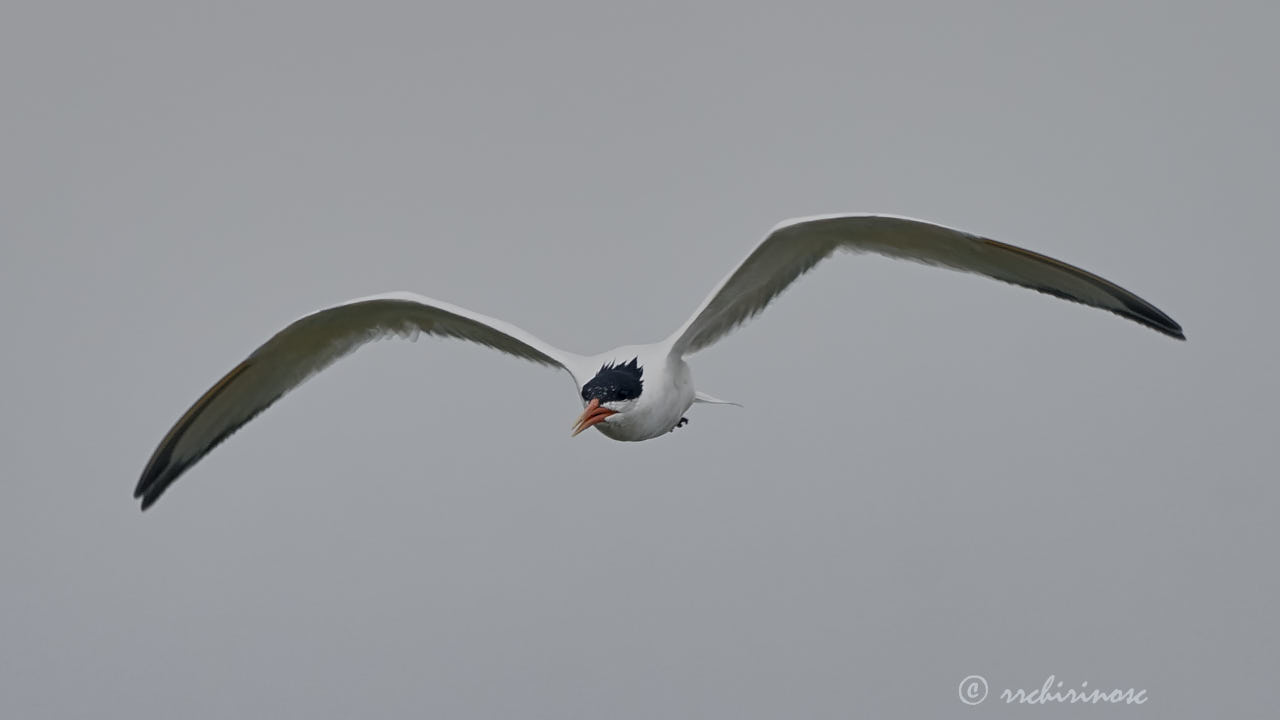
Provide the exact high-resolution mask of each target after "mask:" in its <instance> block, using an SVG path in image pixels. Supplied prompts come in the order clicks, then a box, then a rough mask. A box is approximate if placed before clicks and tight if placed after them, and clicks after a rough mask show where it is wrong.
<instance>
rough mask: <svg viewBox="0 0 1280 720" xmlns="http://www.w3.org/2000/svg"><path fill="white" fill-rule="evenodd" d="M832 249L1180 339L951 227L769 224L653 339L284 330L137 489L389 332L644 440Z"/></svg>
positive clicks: (1091, 282)
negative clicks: (609, 345)
mask: <svg viewBox="0 0 1280 720" xmlns="http://www.w3.org/2000/svg"><path fill="white" fill-rule="evenodd" d="M838 250H845V251H849V252H871V253H877V254H880V255H887V256H889V257H894V258H903V259H906V260H914V261H917V262H922V263H927V264H929V265H938V266H941V267H946V268H951V269H953V270H961V271H964V272H971V273H978V274H981V275H986V276H988V277H992V278H995V279H996V280H1002V281H1004V282H1007V283H1012V284H1014V285H1021V286H1023V287H1026V288H1030V289H1032V290H1038V291H1040V292H1043V293H1048V294H1050V295H1054V296H1056V297H1060V298H1063V299H1065V300H1072V301H1074V302H1078V303H1082V304H1084V305H1092V306H1093V307H1096V308H1102V309H1103V310H1109V311H1111V312H1113V313H1115V314H1117V315H1121V316H1123V317H1126V318H1129V319H1130V320H1133V321H1135V322H1138V323H1141V324H1143V325H1146V326H1147V327H1150V328H1153V329H1155V330H1157V331H1159V332H1162V333H1164V334H1165V335H1169V336H1171V337H1174V338H1178V339H1179V340H1182V339H1185V338H1184V336H1183V334H1182V328H1181V327H1180V326H1179V325H1178V323H1176V322H1174V321H1173V319H1172V318H1170V317H1169V316H1168V315H1165V314H1164V313H1163V312H1160V311H1159V310H1157V309H1156V308H1155V306H1153V305H1152V304H1151V303H1148V302H1147V301H1145V300H1143V299H1142V298H1140V297H1138V296H1137V295H1134V294H1133V293H1131V292H1129V291H1128V290H1125V289H1124V288H1122V287H1120V286H1118V285H1115V284H1113V283H1111V282H1109V281H1107V280H1104V279H1102V278H1100V277H1098V276H1097V275H1094V274H1092V273H1089V272H1086V271H1084V270H1081V269H1080V268H1077V267H1074V266H1071V265H1068V264H1066V263H1064V262H1060V261H1058V260H1054V259H1053V258H1050V257H1046V256H1044V255H1040V254H1038V253H1034V252H1031V251H1030V250H1023V249H1022V248H1019V247H1015V246H1013V245H1006V244H1004V243H1000V242H996V241H995V240H988V239H987V238H983V237H979V236H977V235H971V234H969V233H966V232H961V231H959V230H953V229H951V228H946V227H942V226H940V225H934V224H932V223H928V222H922V221H920V220H911V219H909V218H903V217H893V216H889V215H824V216H818V217H809V218H801V219H796V220H787V221H785V222H783V223H781V224H780V225H778V226H777V227H775V228H774V229H773V230H772V231H771V232H770V233H769V234H768V236H766V237H765V239H764V240H763V241H762V242H761V243H760V244H759V245H757V246H756V248H755V249H754V250H752V251H751V253H750V254H748V255H747V257H746V259H745V260H743V261H742V262H741V263H740V264H739V265H738V266H737V267H735V268H734V269H733V270H732V271H731V272H730V273H729V274H728V275H727V276H726V277H725V278H724V279H723V280H721V281H720V284H718V285H716V287H715V289H713V290H712V291H711V294H710V295H708V296H707V297H706V299H705V300H703V301H702V304H701V305H699V306H698V309H697V310H695V311H694V313H693V315H692V316H691V317H690V318H689V319H688V320H686V321H685V323H684V324H683V325H681V326H680V327H679V328H678V329H677V330H676V331H675V332H673V333H671V335H670V336H669V337H667V338H666V339H665V340H662V341H661V342H656V343H652V344H649V345H626V346H623V347H620V348H616V349H614V350H610V351H608V352H604V353H600V354H598V355H575V354H574V353H571V352H566V351H564V350H561V349H559V348H556V347H552V346H551V345H549V344H547V343H545V342H543V341H542V340H539V339H538V338H536V337H534V336H533V335H531V334H530V333H528V332H525V331H524V330H522V329H520V328H518V327H516V326H514V325H512V324H510V323H507V322H503V321H502V320H497V319H495V318H491V317H486V316H484V315H481V314H480V313H477V312H472V311H470V310H467V309H466V308H461V307H458V306H457V305H452V304H450V303H447V302H442V301H440V300H433V299H431V298H429V297H423V296H421V295H415V294H413V293H404V292H397V293H387V294H385V295H374V296H371V297H366V298H360V299H358V300H352V301H350V302H345V303H342V304H341V305H335V306H333V307H329V308H325V309H323V310H318V311H316V312H313V313H311V314H310V315H307V316H305V317H303V318H300V319H298V320H295V321H294V322H293V323H291V324H290V325H289V326H288V327H286V328H284V329H283V330H281V331H280V332H278V333H276V334H275V336H273V337H272V338H271V339H270V340H267V341H266V342H265V343H264V344H263V345H262V346H261V347H259V348H258V349H257V350H254V351H253V353H251V354H250V355H249V357H247V358H245V360H244V362H242V363H240V364H239V365H237V366H235V367H234V368H232V369H231V372H229V373H227V374H226V375H225V376H223V378H222V379H221V380H219V381H218V382H216V383H215V384H214V385H213V387H211V388H209V390H208V392H206V393H205V394H204V395H202V396H200V399H199V400H196V402H195V404H194V405H192V406H191V409H189V410H187V412H186V413H184V414H183V415H182V417H180V418H178V421H177V422H176V423H174V426H173V428H172V429H170V430H169V432H168V434H167V435H165V436H164V439H163V440H161V441H160V446H159V447H157V448H156V451H155V453H154V454H153V455H152V456H151V460H150V461H149V462H148V463H147V467H146V469H145V470H143V471H142V478H141V480H139V481H138V487H137V489H136V490H135V491H134V497H135V498H141V499H142V509H143V510H145V509H147V508H148V507H150V506H151V504H152V503H154V502H155V501H156V500H157V499H159V497H160V496H161V495H162V494H164V491H165V490H166V489H167V488H168V487H169V485H171V484H172V483H173V481H175V480H177V479H178V478H179V477H180V476H181V475H182V473H183V472H185V471H186V470H187V468H189V467H191V465H192V464H194V463H195V462H196V461H197V460H199V459H200V458H202V457H204V455H205V454H206V453H208V452H209V451H210V450H212V449H213V448H215V447H217V445H218V443H220V442H222V441H223V440H225V439H226V438H227V437H228V436H229V435H231V434H232V433H234V432H235V431H236V430H238V429H239V428H240V427H241V426H242V425H244V424H245V423H247V422H249V421H250V420H252V419H253V418H254V417H255V416H256V415H257V414H258V413H260V412H262V411H263V410H265V409H266V408H267V407H268V406H270V405H271V404H272V403H274V402H275V401H276V400H279V399H280V396H282V395H284V394H285V393H287V392H289V391H290V390H292V389H293V388H295V387H297V386H298V385H300V384H301V383H302V382H303V381H304V380H306V379H307V378H308V377H310V376H311V375H313V374H314V373H316V372H319V371H320V370H322V369H324V368H326V367H328V366H329V365H330V364H332V363H333V362H334V361H335V360H337V359H338V358H340V357H342V356H344V355H346V354H347V353H350V352H351V351H353V350H355V349H356V348H358V347H360V346H361V345H364V344H365V343H368V342H370V341H373V340H377V339H379V338H383V337H386V336H389V335H399V336H401V337H409V338H415V337H416V336H417V335H418V334H419V333H426V334H428V335H436V336H440V337H454V338H460V339H463V340H470V341H472V342H475V343H480V344H481V345H486V346H488V347H491V348H493V349H495V350H501V351H502V352H504V353H507V354H508V355H514V356H516V357H519V358H523V359H525V360H531V361H533V362H535V363H540V364H542V365H548V366H551V367H556V368H560V369H562V370H564V371H566V372H568V373H569V375H570V376H571V377H572V378H573V382H574V386H575V387H576V388H577V391H578V395H579V397H580V399H581V401H582V404H583V406H584V410H583V411H582V414H581V415H580V416H578V419H577V420H576V421H575V422H574V423H573V428H572V430H573V434H574V435H577V434H578V433H580V432H582V431H583V430H586V429H587V428H591V427H594V428H596V429H597V430H599V431H600V432H602V433H604V435H605V436H606V437H609V438H612V439H614V440H648V439H650V438H655V437H658V436H660V435H664V434H666V433H669V432H671V431H672V430H674V429H675V428H677V427H680V426H682V425H684V424H685V423H686V422H687V420H686V419H685V417H684V415H685V413H686V412H687V411H688V410H689V407H690V406H691V405H693V403H695V402H704V403H718V404H733V403H725V401H723V400H718V399H716V398H714V397H712V396H710V395H707V394H705V393H702V392H699V391H697V390H696V389H695V388H694V384H693V376H692V374H691V373H690V372H689V366H688V364H686V362H685V358H686V357H688V356H689V355H691V354H693V353H695V352H697V351H699V350H702V349H703V348H706V347H708V346H709V345H711V344H712V343H714V342H716V341H717V340H719V339H720V338H722V337H724V336H725V335H726V334H728V333H729V332H730V331H732V330H733V329H734V328H735V327H737V326H738V325H740V324H741V323H743V322H745V321H746V320H748V319H750V318H751V317H753V316H754V315H756V314H757V313H759V312H760V311H761V310H763V309H764V307H765V306H766V305H768V304H769V301H771V300H773V299H774V298H775V297H777V295H778V294H779V293H781V292H782V291H783V290H784V289H786V288H787V286H788V285H790V284H791V283H792V282H794V281H795V280H796V278H798V277H800V276H801V275H803V274H804V273H805V272H807V271H808V270H810V269H812V268H813V267H814V266H815V265H817V264H818V263H819V262H821V261H822V260H824V259H826V258H828V257H830V256H831V255H833V254H835V252H836V251H838Z"/></svg>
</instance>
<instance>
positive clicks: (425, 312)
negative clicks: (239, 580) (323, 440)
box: [134, 292, 587, 510]
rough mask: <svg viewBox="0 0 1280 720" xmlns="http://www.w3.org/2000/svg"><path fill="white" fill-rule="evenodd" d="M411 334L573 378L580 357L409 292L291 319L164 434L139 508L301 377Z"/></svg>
mask: <svg viewBox="0 0 1280 720" xmlns="http://www.w3.org/2000/svg"><path fill="white" fill-rule="evenodd" d="M418 333H426V334H428V335H435V336H439V337H453V338H459V339H462V340H470V341H471V342H475V343H479V344H481V345H485V346H487V347H491V348H493V349H495V350H501V351H502V352H504V353H507V354H508V355H514V356H516V357H519V358H524V359H526V360H532V361H533V362H536V363H540V364H542V365H548V366H552V367H560V368H563V369H565V370H566V371H568V372H569V374H570V375H573V376H574V377H575V381H577V382H579V384H581V383H580V381H578V380H577V377H578V375H580V374H581V373H583V372H585V371H586V369H587V366H586V365H585V364H584V358H582V357H580V356H578V355H575V354H573V353H569V352H565V351H564V350H560V349H558V348H555V347H553V346H551V345H549V344H547V343H545V342H543V341H542V340H539V339H538V338H536V337H534V336H533V335H531V334H530V333H528V332H526V331H524V330H522V329H520V328H518V327H516V326H514V325H511V324H510V323H506V322H503V321H501V320H497V319H494V318H491V317H486V316H484V315H481V314H479V313H475V312H472V311H470V310H467V309H465V308H461V307H458V306H457V305H452V304H450V303H446V302H442V301H439V300H433V299H431V298H428V297H423V296H421V295H415V294H413V293H403V292H402V293H387V294H384V295H374V296H371V297H366V298H360V299H357V300H351V301H349V302H345V303H342V304H340V305H335V306H333V307H330V308H325V309H323V310H318V311H316V312H314V313H311V314H310V315H307V316H305V317H302V318H299V319H298V320H296V321H294V322H293V323H292V324H290V325H289V326H288V327H286V328H285V329H283V330H281V331H280V332H278V333H276V334H275V336H273V337H272V338H271V339H270V340H268V341H267V342H265V343H263V345H262V346H261V347H259V348H258V349H257V350H254V351H253V353H252V354H250V355H249V357H248V358H246V359H245V360H244V362H242V363H240V364H239V365H237V366H236V367H235V368H234V369H232V370H231V372H229V373H227V374H226V375H225V376H224V377H223V378H222V379H221V380H219V381H218V382H217V383H215V384H214V386H213V387H212V388H210V389H209V390H208V392H206V393H205V394H204V395H203V396H201V397H200V399H199V400H197V401H196V403H195V404H194V405H192V406H191V408H190V409H189V410H187V412H186V413H185V414H184V415H183V416H182V417H181V418H179V419H178V421H177V422H176V423H175V424H174V426H173V428H172V429H170V430H169V432H168V434H167V435H165V437H164V440H162V441H161V442H160V445H159V447H157V448H156V451H155V453H154V454H153V455H152V456H151V460H150V462H148V463H147V467H146V469H145V470H143V472H142V478H141V479H140V480H139V481H138V487H137V489H136V490H135V491H134V497H140V498H142V508H143V509H144V510H145V509H146V508H147V507H148V506H150V505H151V504H152V503H154V502H155V501H156V499H157V498H159V497H160V495H161V494H162V493H163V492H164V491H165V489H166V488H167V487H168V486H169V485H170V484H172V483H173V482H174V481H175V480H177V479H178V477H179V476H180V475H181V474H182V473H183V472H184V471H185V470H186V469H187V468H188V467H190V466H191V465H192V464H194V463H195V462H196V461H197V460H199V459H200V458H201V457H204V455H205V454H206V453H208V452H209V451H210V450H212V449H213V448H214V447H216V446H217V445H218V443H220V442H222V441H223V440H225V439H226V438H227V437H228V436H230V435H231V434H232V433H234V432H235V431H236V430H237V429H239V428H240V427H241V426H243V425H244V424H245V423H247V422H249V421H250V420H252V419H253V418H254V416H256V415H257V414H258V413H260V412H262V411H263V410H265V409H267V407H268V406H270V405H271V404H272V403H274V402H275V401H276V400H278V399H279V398H280V397H281V396H282V395H284V394H285V393H287V392H289V391H290V390H292V389H293V388H295V387H297V386H298V385H300V384H302V382H303V381H305V380H306V379H307V378H309V377H311V376H312V375H314V374H315V373H317V372H319V371H321V370H323V369H324V368H326V367H328V366H329V365H331V364H333V362H334V361H336V360H338V359H339V358H341V357H342V356H344V355H346V354H348V353H350V352H352V351H354V350H355V349H356V348H358V347H360V346H362V345H364V344H366V343H369V342H372V341H374V340H378V339H380V338H384V337H388V336H391V335H398V336H401V337H408V338H411V339H413V338H416V336H417V335H418Z"/></svg>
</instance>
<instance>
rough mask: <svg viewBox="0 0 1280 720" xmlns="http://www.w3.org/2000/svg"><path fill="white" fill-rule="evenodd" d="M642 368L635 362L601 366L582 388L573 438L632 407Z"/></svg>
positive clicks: (640, 386) (640, 384)
mask: <svg viewBox="0 0 1280 720" xmlns="http://www.w3.org/2000/svg"><path fill="white" fill-rule="evenodd" d="M643 376H644V368H643V367H640V363H639V358H631V361H630V362H623V363H617V364H614V363H605V364H604V365H602V366H601V367H600V372H597V373H596V375H595V377H593V378H591V379H590V380H588V381H587V383H586V384H585V385H583V386H582V401H583V402H584V403H586V404H587V406H586V409H585V410H583V411H582V415H580V416H579V417H578V420H577V421H576V422H574V424H573V434H574V435H577V434H578V433H580V432H582V431H583V430H586V429H587V428H589V427H591V426H592V425H596V424H598V423H602V422H605V420H607V419H608V418H609V417H610V416H611V415H617V414H619V413H625V412H627V411H628V410H631V409H632V408H634V407H635V406H636V403H637V402H638V401H639V399H640V393H642V392H643V391H644V380H643V379H642V378H643Z"/></svg>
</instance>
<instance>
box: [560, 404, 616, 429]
mask: <svg viewBox="0 0 1280 720" xmlns="http://www.w3.org/2000/svg"><path fill="white" fill-rule="evenodd" d="M617 414H618V411H617V410H610V409H609V408H607V407H600V401H599V400H598V399H596V398H591V402H589V403H587V409H586V410H583V411H582V414H581V415H579V416H578V419H577V421H576V422H574V423H573V435H571V436H570V437H573V436H575V435H577V434H578V433H580V432H582V431H583V430H586V429H587V428H589V427H591V426H592V425H595V424H596V423H598V422H600V421H602V420H604V419H605V418H607V417H609V416H610V415H617Z"/></svg>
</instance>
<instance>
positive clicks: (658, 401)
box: [595, 348, 694, 441]
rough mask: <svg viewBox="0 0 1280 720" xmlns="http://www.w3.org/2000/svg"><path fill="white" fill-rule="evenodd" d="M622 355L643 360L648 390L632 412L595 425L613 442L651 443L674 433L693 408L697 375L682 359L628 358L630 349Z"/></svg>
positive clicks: (641, 354)
mask: <svg viewBox="0 0 1280 720" xmlns="http://www.w3.org/2000/svg"><path fill="white" fill-rule="evenodd" d="M614 352H615V353H617V354H618V355H619V357H618V358H617V360H618V361H621V360H629V359H630V358H632V357H637V356H638V357H639V358H640V365H641V367H643V368H644V390H643V391H642V392H641V393H640V397H639V399H638V402H637V403H636V406H635V407H634V408H633V409H631V410H630V411H628V412H625V413H619V414H617V415H613V416H610V417H609V419H608V420H606V421H605V422H602V423H599V424H597V425H596V426H595V428H596V429H597V430H599V431H600V432H602V433H604V434H605V437H608V438H611V439H613V440H626V441H637V440H648V439H650V438H655V437H658V436H659V435H665V434H667V433H669V432H671V430H672V428H674V427H675V426H676V423H678V422H680V418H682V417H684V414H685V412H687V411H688V410H689V406H691V405H693V397H694V390H693V375H692V373H690V372H689V365H688V364H687V363H685V361H684V360H682V359H680V358H670V357H667V356H666V353H665V352H663V353H661V354H658V353H652V354H651V356H650V357H648V358H646V357H645V354H646V353H643V352H641V353H639V354H638V355H637V353H635V352H632V354H630V355H627V357H625V358H622V357H621V355H626V353H627V352H628V350H627V349H624V348H620V349H618V350H616V351H614Z"/></svg>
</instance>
